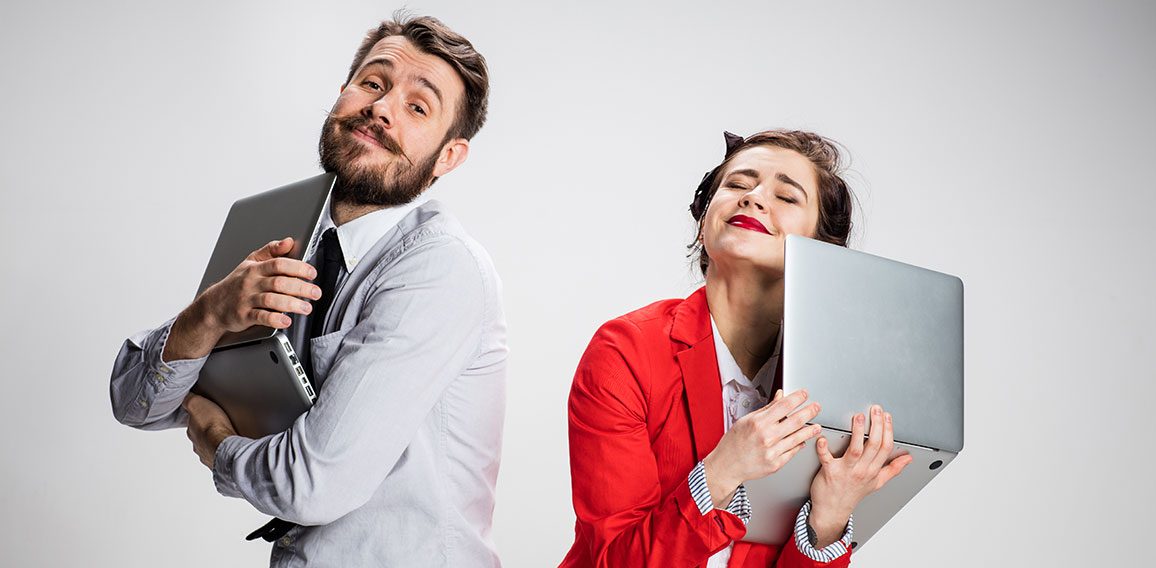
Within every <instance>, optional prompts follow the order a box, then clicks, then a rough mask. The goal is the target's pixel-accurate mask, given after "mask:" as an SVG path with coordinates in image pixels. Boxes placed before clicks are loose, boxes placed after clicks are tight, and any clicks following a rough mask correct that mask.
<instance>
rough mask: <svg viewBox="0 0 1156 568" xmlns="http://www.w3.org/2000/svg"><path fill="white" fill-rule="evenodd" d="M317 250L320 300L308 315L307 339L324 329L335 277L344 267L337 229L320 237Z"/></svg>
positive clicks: (335, 284) (334, 285) (335, 280)
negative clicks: (319, 244)
mask: <svg viewBox="0 0 1156 568" xmlns="http://www.w3.org/2000/svg"><path fill="white" fill-rule="evenodd" d="M319 248H320V250H319V251H318V254H319V255H320V259H319V262H318V263H317V272H318V281H317V285H318V286H320V287H321V299H319V300H316V301H314V302H313V311H312V312H311V313H310V314H309V339H313V338H314V337H317V336H319V335H321V332H322V331H323V330H324V329H325V314H326V313H327V312H329V306H331V305H333V291H334V289H335V288H337V277H338V276H339V275H340V274H341V269H342V268H344V266H345V257H344V256H343V255H342V254H341V243H339V242H337V229H335V228H331V229H329V230H328V231H325V233H324V234H322V235H321V246H320V247H319Z"/></svg>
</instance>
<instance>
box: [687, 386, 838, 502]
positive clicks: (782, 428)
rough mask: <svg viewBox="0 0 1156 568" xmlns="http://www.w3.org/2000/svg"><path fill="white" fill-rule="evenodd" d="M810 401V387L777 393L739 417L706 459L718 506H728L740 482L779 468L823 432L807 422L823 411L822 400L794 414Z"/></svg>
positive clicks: (706, 466) (711, 491)
mask: <svg viewBox="0 0 1156 568" xmlns="http://www.w3.org/2000/svg"><path fill="white" fill-rule="evenodd" d="M806 401H807V391H805V390H797V391H795V392H793V393H791V394H790V395H789V396H785V397H784V396H783V391H782V390H779V391H778V392H777V393H775V398H774V400H772V401H771V403H770V404H768V405H766V406H764V407H762V408H760V409H758V410H756V411H754V412H752V413H750V414H748V415H746V416H744V417H742V418H740V419H738V421H736V422H735V424H734V426H732V427H731V429H730V430H727V432H726V434H724V435H723V437H722V439H721V440H719V443H718V445H717V446H715V449H714V450H713V451H711V453H710V454H708V455H707V456H706V458H705V459H703V460H702V461H703V468H704V469H705V473H706V485H707V488H708V489H709V490H710V496H711V501H713V502H714V505H715V507H719V508H723V507H726V505H727V503H730V500H731V497H732V496H733V495H734V492H735V489H738V486H739V484H740V483H743V482H745V481H749V480H751V479H759V478H761V477H766V476H767V475H770V474H772V473H775V472H776V471H779V469H780V468H782V467H783V466H784V465H786V464H787V462H788V461H790V460H791V458H792V457H794V456H795V454H797V453H799V450H801V449H803V446H804V445H806V442H807V440H809V439H811V438H814V437H815V436H817V435H819V432H821V431H822V428H821V427H820V426H818V425H814V426H807V425H806V424H807V422H809V421H810V420H811V419H812V418H814V417H815V415H817V414H819V404H818V403H811V404H809V405H807V407H806V408H803V409H802V410H800V411H799V412H796V413H795V414H794V415H792V416H790V417H787V415H788V414H790V413H791V412H792V411H794V410H795V409H796V408H798V407H799V406H801V405H802V404H803V403H804V402H806Z"/></svg>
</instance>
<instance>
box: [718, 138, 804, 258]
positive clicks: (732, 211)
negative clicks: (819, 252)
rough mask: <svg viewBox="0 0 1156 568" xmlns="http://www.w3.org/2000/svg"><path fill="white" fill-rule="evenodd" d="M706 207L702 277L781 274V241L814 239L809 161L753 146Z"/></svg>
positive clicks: (735, 162) (738, 158)
mask: <svg viewBox="0 0 1156 568" xmlns="http://www.w3.org/2000/svg"><path fill="white" fill-rule="evenodd" d="M719 175H721V176H722V181H721V183H720V184H719V188H718V191H716V192H715V194H714V197H713V198H711V201H710V205H709V206H708V207H707V210H706V215H705V220H704V221H703V228H702V235H701V238H702V242H703V247H704V248H705V249H706V253H707V255H709V256H710V268H708V271H716V270H723V271H729V270H735V269H738V268H740V267H743V266H747V267H750V266H753V267H755V268H758V269H762V270H764V271H768V272H771V273H773V274H777V275H781V274H782V273H783V245H784V244H785V240H786V237H787V235H789V234H798V235H803V236H805V237H812V238H813V237H814V236H815V231H816V229H817V227H818V224H819V184H818V179H817V178H816V176H815V169H814V166H813V165H812V164H811V161H810V160H808V159H807V158H805V157H803V155H802V154H800V153H798V152H795V151H794V150H787V149H785V148H778V147H774V146H755V147H752V148H747V149H745V150H742V151H741V152H740V153H739V154H738V155H737V156H735V158H734V159H733V160H731V163H730V164H729V165H728V166H727V167H726V169H725V170H723V171H721V172H719Z"/></svg>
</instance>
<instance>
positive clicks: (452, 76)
mask: <svg viewBox="0 0 1156 568" xmlns="http://www.w3.org/2000/svg"><path fill="white" fill-rule="evenodd" d="M464 95H465V86H464V85H463V84H462V80H461V78H460V77H459V76H458V74H457V72H456V71H454V69H453V67H451V66H450V64H449V63H446V62H445V61H443V60H442V59H441V58H439V57H437V56H435V55H430V54H428V53H423V52H421V51H419V50H418V49H417V48H416V47H414V45H413V44H411V43H410V42H409V40H407V39H405V38H404V37H400V36H390V37H387V38H384V39H382V40H381V41H379V42H377V44H376V45H374V46H373V49H371V50H370V51H369V54H367V55H366V56H365V60H364V61H362V63H361V67H360V68H359V69H358V70H357V72H356V73H355V74H354V75H353V78H352V79H350V81H349V83H348V84H347V85H345V86H344V87H342V90H341V95H340V96H339V97H337V102H336V103H334V105H333V110H332V111H330V113H329V118H327V119H326V120H325V125H324V126H323V127H322V129H321V143H320V153H321V165H322V167H324V168H325V171H329V172H334V173H336V174H337V179H338V183H337V185H336V186H335V187H334V189H333V192H334V199H335V200H337V201H343V202H348V203H352V204H356V205H386V206H388V205H400V204H403V203H408V202H410V201H412V200H413V199H414V198H415V197H417V196H418V195H420V194H421V192H422V190H424V189H425V188H426V187H427V186H428V185H429V184H430V182H431V180H432V179H433V178H435V177H440V176H442V175H444V174H446V173H448V172H449V171H450V170H452V169H454V168H455V167H457V165H458V164H460V163H461V162H462V161H464V160H465V155H466V153H467V152H468V149H469V143H468V142H467V141H465V140H464V139H460V138H458V139H454V140H446V133H447V132H448V130H449V128H450V126H451V125H452V124H453V122H454V119H455V118H456V116H457V110H458V105H459V104H461V100H462V97H463V96H464Z"/></svg>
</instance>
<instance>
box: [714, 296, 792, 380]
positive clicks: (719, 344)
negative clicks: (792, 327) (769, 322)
mask: <svg viewBox="0 0 1156 568" xmlns="http://www.w3.org/2000/svg"><path fill="white" fill-rule="evenodd" d="M710 330H711V332H712V333H714V349H715V358H716V359H718V375H719V380H721V381H722V385H723V386H724V387H725V386H726V385H727V384H728V383H732V382H733V383H736V385H738V386H739V387H747V388H756V387H758V386H760V385H762V386H764V387H766V388H768V389H769V388H770V387H771V385H773V384H774V382H775V368H776V367H777V366H778V364H779V356H780V353H781V351H782V348H783V330H782V327H781V326H780V327H779V339H778V341H777V342H776V343H775V350H774V352H773V353H772V354H771V357H770V358H769V359H767V362H766V363H763V366H762V367H760V368H759V371H758V372H757V373H755V378H754V380H751V379H748V378H747V377H746V375H744V374H743V370H742V369H741V368H739V364H738V362H737V361H735V358H734V355H731V352H730V349H727V344H726V343H724V342H723V340H722V336H721V335H719V332H718V326H717V325H715V323H714V316H713V315H712V316H710ZM770 394H771V396H774V394H773V393H770Z"/></svg>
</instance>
